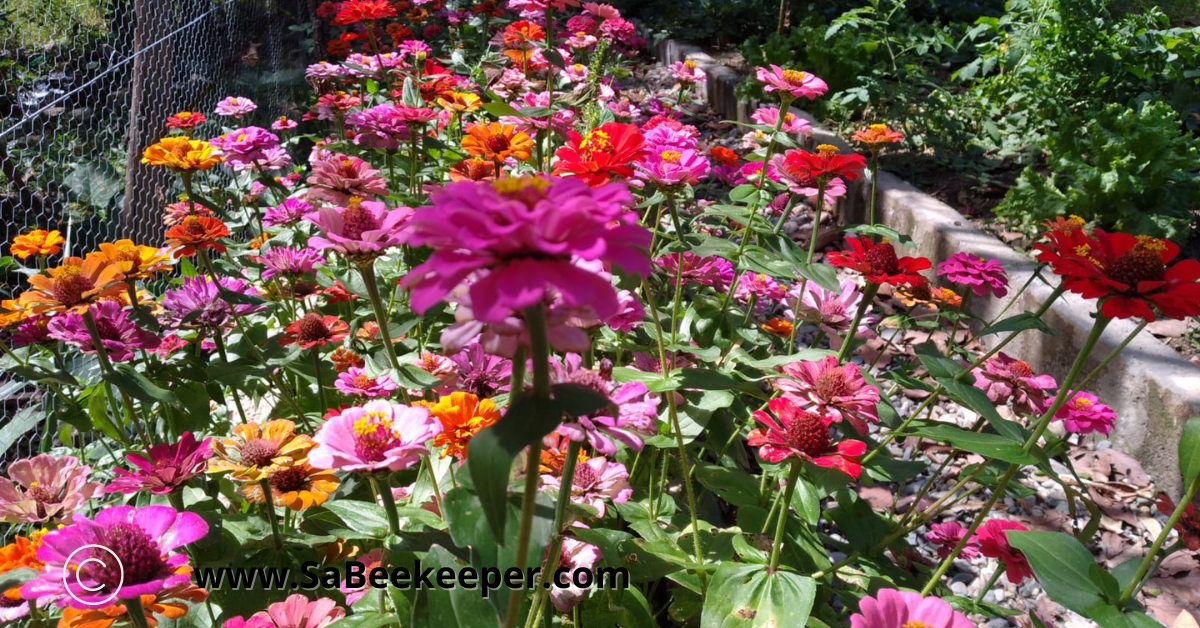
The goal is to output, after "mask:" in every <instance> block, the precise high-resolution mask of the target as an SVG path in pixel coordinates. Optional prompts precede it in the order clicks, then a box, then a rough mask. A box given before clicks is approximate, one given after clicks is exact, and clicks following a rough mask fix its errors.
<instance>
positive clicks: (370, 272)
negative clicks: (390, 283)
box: [358, 260, 408, 402]
mask: <svg viewBox="0 0 1200 628" xmlns="http://www.w3.org/2000/svg"><path fill="white" fill-rule="evenodd" d="M358 272H359V274H360V275H362V280H363V285H364V286H365V287H366V288H367V297H368V298H369V299H370V301H371V308H372V309H374V310H375V322H376V323H378V324H379V337H380V338H381V339H382V340H383V349H384V351H385V352H386V353H387V358H388V363H389V364H391V365H392V368H393V369H395V370H396V372H397V373H399V372H400V360H398V359H396V348H395V347H393V346H392V332H391V330H390V329H388V325H389V320H388V315H387V311H386V310H384V309H383V299H381V298H379V281H378V279H377V278H376V277H375V260H371V261H369V262H363V263H360V264H359V265H358ZM400 392H401V394H402V395H403V396H404V400H405V402H407V401H408V391H406V390H405V389H404V387H403V386H401V387H400Z"/></svg>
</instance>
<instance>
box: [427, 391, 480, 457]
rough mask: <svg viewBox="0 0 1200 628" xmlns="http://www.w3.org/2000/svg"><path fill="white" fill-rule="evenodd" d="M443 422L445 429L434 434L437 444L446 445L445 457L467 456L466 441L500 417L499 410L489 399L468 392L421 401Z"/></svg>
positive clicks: (438, 445)
mask: <svg viewBox="0 0 1200 628" xmlns="http://www.w3.org/2000/svg"><path fill="white" fill-rule="evenodd" d="M418 404H419V405H423V406H426V407H428V408H429V413H430V414H432V415H433V416H435V417H437V420H439V421H441V422H442V433H441V434H438V435H437V436H434V437H433V446H434V447H445V449H443V450H442V455H441V457H442V458H445V457H446V456H454V457H456V458H459V459H460V460H461V459H462V458H465V457H466V456H467V443H468V442H470V441H471V437H473V436H475V434H476V433H478V432H479V430H481V429H483V428H485V427H487V426H489V425H491V424H493V423H495V422H496V421H499V420H500V411H499V410H497V409H496V404H494V403H492V402H491V400H489V399H480V398H479V397H476V396H475V395H472V394H471V393H467V392H453V393H450V394H449V395H444V396H442V398H441V399H438V402H437V403H429V402H427V401H426V402H418Z"/></svg>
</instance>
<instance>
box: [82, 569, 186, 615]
mask: <svg viewBox="0 0 1200 628" xmlns="http://www.w3.org/2000/svg"><path fill="white" fill-rule="evenodd" d="M191 571H192V568H191V567H189V566H187V565H183V566H181V567H177V568H176V569H175V570H174V573H176V574H182V573H191ZM207 597H208V591H205V590H204V589H201V588H200V587H198V586H196V585H195V584H194V583H192V582H184V583H183V584H178V585H175V586H173V587H170V588H168V589H163V590H162V591H160V592H159V593H157V594H154V595H142V596H140V597H139V600H140V601H141V603H142V609H143V610H144V611H145V613H146V625H147V626H149V627H150V628H155V626H158V620H157V619H156V618H155V615H156V614H157V615H162V616H163V617H166V618H167V619H179V618H181V617H183V616H184V615H187V613H188V608H189V607H188V603H189V602H191V603H193V604H195V603H198V602H203V601H204V600H205V599H206V598H207ZM118 621H120V622H121V623H123V624H124V623H130V621H129V607H128V606H126V605H125V604H124V603H119V604H113V605H111V606H105V607H102V608H89V609H82V610H81V609H77V608H71V607H69V606H68V607H66V608H64V609H63V614H62V618H60V619H59V620H58V628H112V626H113V624H115V623H117V622H118Z"/></svg>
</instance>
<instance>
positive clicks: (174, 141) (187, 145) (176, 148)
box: [142, 135, 221, 172]
mask: <svg viewBox="0 0 1200 628" xmlns="http://www.w3.org/2000/svg"><path fill="white" fill-rule="evenodd" d="M142 163H144V164H149V165H151V166H165V167H167V168H170V169H172V170H174V171H176V172H195V171H197V170H208V169H209V168H212V167H213V166H215V165H217V164H219V163H221V155H220V154H218V153H217V151H216V147H214V146H213V145H212V144H209V143H208V142H205V141H203V140H193V139H191V138H188V137H187V136H183V135H179V136H174V137H164V138H162V139H160V140H158V143H156V144H151V145H150V146H147V147H146V150H145V151H143V152H142Z"/></svg>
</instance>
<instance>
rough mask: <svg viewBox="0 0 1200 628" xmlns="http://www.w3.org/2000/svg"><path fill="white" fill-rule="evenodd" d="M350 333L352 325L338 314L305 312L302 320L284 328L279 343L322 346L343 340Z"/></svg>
mask: <svg viewBox="0 0 1200 628" xmlns="http://www.w3.org/2000/svg"><path fill="white" fill-rule="evenodd" d="M349 334H350V325H348V324H346V321H343V320H340V319H339V318H338V317H336V316H329V315H325V316H321V315H320V314H317V313H316V312H309V313H307V314H305V315H304V316H303V317H301V318H300V320H298V321H295V322H294V323H292V324H290V325H288V326H287V327H285V328H284V329H283V335H282V336H280V337H279V344H280V345H282V346H285V347H286V346H288V345H293V344H298V345H300V348H301V349H311V348H313V347H322V346H325V344H327V343H331V342H341V341H343V340H345V339H346V336H348V335H349Z"/></svg>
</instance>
